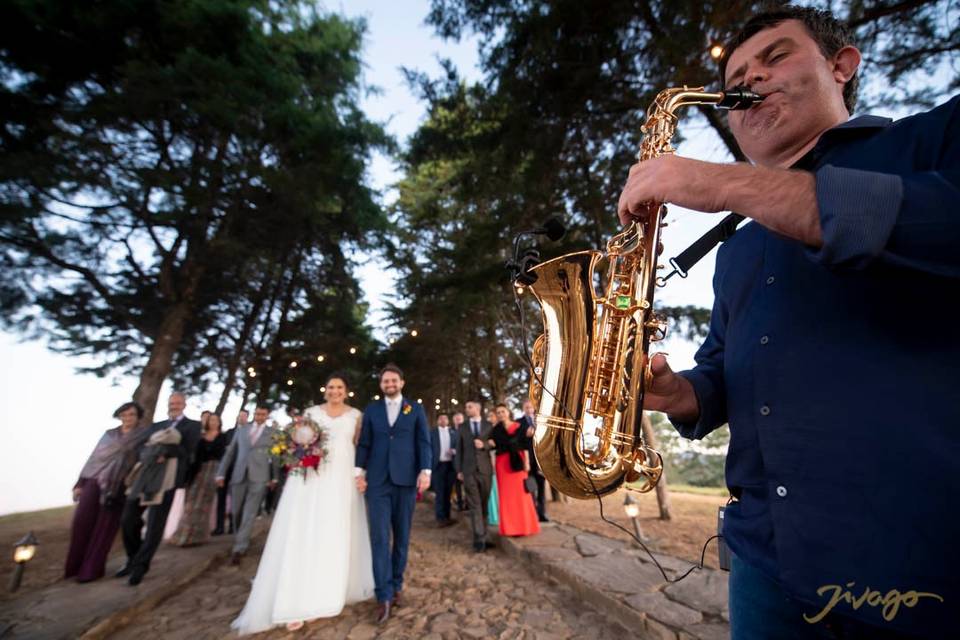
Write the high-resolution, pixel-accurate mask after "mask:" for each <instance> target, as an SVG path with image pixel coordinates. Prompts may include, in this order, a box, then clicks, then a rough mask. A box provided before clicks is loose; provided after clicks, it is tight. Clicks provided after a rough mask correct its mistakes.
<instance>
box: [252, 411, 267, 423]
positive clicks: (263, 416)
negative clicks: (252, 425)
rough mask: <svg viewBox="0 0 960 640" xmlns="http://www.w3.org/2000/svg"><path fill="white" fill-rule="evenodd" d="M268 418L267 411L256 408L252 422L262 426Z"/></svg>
mask: <svg viewBox="0 0 960 640" xmlns="http://www.w3.org/2000/svg"><path fill="white" fill-rule="evenodd" d="M268 417H270V412H269V411H267V410H266V409H261V408H260V407H257V408H256V409H254V411H253V421H254V422H256V423H257V424H263V423H264V422H266V421H267V418H268Z"/></svg>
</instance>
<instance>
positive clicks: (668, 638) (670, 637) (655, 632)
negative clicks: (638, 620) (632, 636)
mask: <svg viewBox="0 0 960 640" xmlns="http://www.w3.org/2000/svg"><path fill="white" fill-rule="evenodd" d="M644 637H646V638H650V639H651V640H677V632H676V631H674V630H673V629H671V628H670V627H668V626H667V625H665V624H663V623H662V622H657V621H656V620H653V619H650V618H647V633H646V635H645V636H644Z"/></svg>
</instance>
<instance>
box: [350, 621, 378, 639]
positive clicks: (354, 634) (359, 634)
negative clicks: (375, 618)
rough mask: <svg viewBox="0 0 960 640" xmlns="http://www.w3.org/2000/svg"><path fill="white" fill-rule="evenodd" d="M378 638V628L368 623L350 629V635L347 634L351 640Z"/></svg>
mask: <svg viewBox="0 0 960 640" xmlns="http://www.w3.org/2000/svg"><path fill="white" fill-rule="evenodd" d="M376 637H377V627H376V626H374V625H372V624H370V623H368V622H361V623H360V624H358V625H356V626H355V627H353V628H352V629H350V633H349V634H347V638H348V639H349V640H373V639H374V638H376Z"/></svg>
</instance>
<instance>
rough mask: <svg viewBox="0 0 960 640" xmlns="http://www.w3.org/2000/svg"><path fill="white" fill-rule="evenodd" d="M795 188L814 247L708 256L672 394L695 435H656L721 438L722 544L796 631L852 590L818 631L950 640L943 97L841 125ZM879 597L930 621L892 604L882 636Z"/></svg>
mask: <svg viewBox="0 0 960 640" xmlns="http://www.w3.org/2000/svg"><path fill="white" fill-rule="evenodd" d="M795 168H798V169H804V170H808V171H812V172H814V174H815V176H816V195H817V203H818V206H819V212H820V222H821V227H822V231H823V246H822V247H821V248H819V249H813V248H810V247H807V246H804V245H803V244H801V243H800V242H798V241H795V240H792V239H789V238H786V237H783V236H780V235H778V234H776V233H773V232H771V231H769V230H767V229H765V228H764V227H762V226H760V225H759V224H757V223H754V222H752V223H749V224H747V225H746V226H745V227H743V228H742V229H741V230H740V231H739V232H737V234H736V235H734V236H733V237H732V238H731V239H730V240H728V241H727V242H726V243H725V244H724V245H722V246H721V248H720V250H719V252H718V254H717V266H716V274H715V276H714V281H713V288H714V294H715V301H714V306H713V314H712V317H711V323H710V332H709V335H708V336H707V339H706V340H705V342H704V343H703V345H702V346H701V347H700V349H699V351H698V352H697V355H696V362H697V366H696V367H695V368H694V369H692V370H690V371H685V372H682V374H681V375H683V376H684V377H686V378H687V379H688V380H689V381H690V382H691V383H692V385H693V388H694V390H695V392H696V395H697V399H698V401H699V404H700V416H699V418H698V421H697V423H696V424H677V423H675V426H676V427H677V429H678V430H679V431H680V433H681V434H682V435H683V436H685V437H688V438H702V437H704V436H705V435H707V434H708V433H710V432H711V431H712V430H714V429H716V428H717V427H719V426H720V425H722V424H724V423H729V425H730V448H729V452H728V455H727V467H726V480H727V485H728V487H729V488H730V490H731V492H732V493H733V495H735V496H736V497H737V498H738V501H737V502H735V503H734V504H731V505H730V506H729V507H728V509H727V512H726V514H725V518H724V521H725V524H724V535H725V537H726V540H727V542H728V544H729V545H730V547H731V548H732V549H733V551H734V552H735V553H736V554H737V555H738V556H740V557H741V559H743V560H744V561H746V562H748V563H750V564H752V565H754V566H755V567H757V568H759V569H761V570H762V571H764V572H765V573H767V574H768V575H769V576H771V577H773V578H774V579H775V580H777V581H778V582H779V583H780V584H781V585H783V587H784V588H785V589H786V590H787V591H788V592H790V593H791V594H792V595H793V596H795V597H796V598H798V599H799V600H801V601H803V602H804V603H806V605H805V606H806V607H807V608H808V609H809V615H810V616H811V617H812V616H814V615H815V614H816V613H818V612H819V611H820V610H821V609H823V608H824V607H825V606H826V605H827V603H828V602H829V601H830V598H831V596H832V595H833V594H834V593H835V592H836V590H835V589H832V588H830V587H827V585H838V588H839V589H840V590H841V591H849V592H851V594H852V597H853V598H859V597H860V596H862V595H863V594H864V591H865V590H866V589H867V588H869V589H870V590H871V591H878V592H880V596H873V595H871V594H868V595H867V598H866V599H865V600H864V601H863V602H862V603H861V604H860V606H859V607H857V608H854V606H853V603H852V602H848V601H846V599H843V598H841V600H840V601H839V602H838V603H837V604H836V606H835V607H834V608H833V611H834V612H836V613H837V614H840V615H849V616H854V617H856V618H859V619H861V620H863V621H865V622H868V623H871V624H875V625H878V626H882V627H886V628H889V629H891V630H902V631H908V632H913V633H917V632H920V633H928V634H931V635H938V633H937V630H946V629H951V630H952V632H956V629H957V628H958V622H960V614H958V613H957V612H958V611H960V553H958V549H960V375H958V367H960V323H958V320H960V96H958V97H956V98H954V99H952V100H950V101H949V102H947V103H946V104H944V105H941V106H940V107H938V108H936V109H934V110H932V111H929V112H927V113H922V114H919V115H915V116H912V117H909V118H905V119H903V120H899V121H897V122H891V121H890V120H888V119H885V118H878V117H872V116H864V117H859V118H856V119H853V120H850V121H849V122H847V123H845V124H843V125H841V126H839V127H836V128H834V129H831V130H829V131H827V132H825V133H824V135H823V136H822V137H821V139H820V140H819V142H818V144H817V145H816V147H815V148H814V149H813V150H812V151H811V153H810V154H808V155H807V156H806V157H805V158H804V159H803V160H801V162H800V163H798V167H795ZM849 583H853V584H852V585H851V584H849ZM892 589H896V590H898V591H899V592H900V593H906V592H909V591H911V590H913V591H916V592H926V593H933V594H937V596H939V597H941V598H943V602H940V601H939V600H938V598H935V597H932V596H921V597H919V598H918V599H910V598H907V599H904V600H902V601H901V604H900V605H899V607H897V608H896V609H894V608H893V607H892V606H889V607H887V609H886V614H887V617H886V618H890V619H889V620H888V619H886V618H885V617H884V606H883V604H875V603H877V601H878V599H879V598H881V597H883V598H887V597H888V594H889V593H890V591H891V590H892ZM818 590H821V591H820V593H818ZM894 596H895V594H894ZM894 596H890V598H891V599H895V597H894ZM909 602H913V605H914V606H912V607H911V606H908V603H909ZM891 613H893V615H892V616H891V615H890V614H891Z"/></svg>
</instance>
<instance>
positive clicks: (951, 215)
mask: <svg viewBox="0 0 960 640" xmlns="http://www.w3.org/2000/svg"><path fill="white" fill-rule="evenodd" d="M957 105H960V101H958V100H953V101H951V103H948V104H946V105H944V106H942V107H940V108H938V110H937V111H941V110H943V111H942V112H941V113H937V114H936V115H937V116H938V118H936V119H935V121H939V122H942V123H943V124H941V125H940V127H939V129H938V131H937V132H936V133H937V134H939V135H937V136H934V135H928V136H926V137H924V138H922V140H923V141H922V142H920V141H918V142H916V145H917V148H916V149H906V150H904V151H903V153H909V154H911V156H912V155H920V156H921V157H923V158H925V159H927V160H928V162H929V164H928V165H927V166H925V167H923V169H925V170H923V171H913V172H909V173H902V174H897V173H883V172H878V171H867V170H863V169H854V168H848V167H840V166H834V165H831V164H826V165H824V166H822V167H821V168H820V169H818V170H817V171H816V197H817V206H818V208H819V215H820V228H821V231H822V235H823V245H822V246H821V247H819V248H817V249H813V248H808V249H807V251H808V255H809V256H810V258H811V259H813V260H814V261H815V262H817V263H819V264H822V265H824V266H827V267H841V268H842V267H848V268H854V269H859V268H863V267H866V266H868V265H869V264H871V263H873V262H874V261H876V260H879V261H881V262H884V263H886V264H891V265H895V266H899V267H904V268H907V269H915V270H919V271H923V272H926V273H932V274H936V275H941V276H947V277H960V251H957V247H958V246H960V214H958V207H960V114H958V107H957ZM933 140H937V141H938V142H937V144H938V147H939V148H934V146H933V144H932V141H933Z"/></svg>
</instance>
